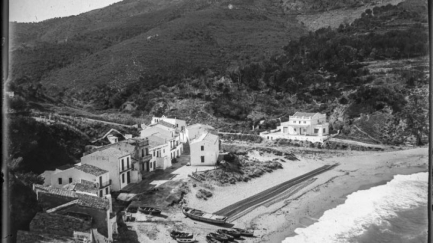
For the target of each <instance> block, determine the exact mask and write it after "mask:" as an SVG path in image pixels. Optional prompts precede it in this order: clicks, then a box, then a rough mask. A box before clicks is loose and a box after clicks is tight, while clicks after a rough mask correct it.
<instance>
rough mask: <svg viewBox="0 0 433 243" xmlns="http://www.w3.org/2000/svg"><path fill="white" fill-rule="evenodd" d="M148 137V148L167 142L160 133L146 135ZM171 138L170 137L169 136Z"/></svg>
mask: <svg viewBox="0 0 433 243" xmlns="http://www.w3.org/2000/svg"><path fill="white" fill-rule="evenodd" d="M147 138H148V139H149V144H150V148H155V147H158V146H161V145H164V144H166V143H167V141H168V140H167V139H165V138H163V137H162V136H160V135H152V136H149V137H147ZM169 139H171V138H169Z"/></svg>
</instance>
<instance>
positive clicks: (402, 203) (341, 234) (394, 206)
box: [283, 172, 428, 243]
mask: <svg viewBox="0 0 433 243" xmlns="http://www.w3.org/2000/svg"><path fill="white" fill-rule="evenodd" d="M427 182H428V173H424V172H423V173H416V174H412V175H396V176H394V179H392V180H391V181H390V182H388V183H387V184H386V185H381V186H377V187H373V188H370V189H368V190H361V191H357V192H354V193H352V194H350V195H349V196H348V197H347V199H346V201H345V202H344V204H341V205H339V206H337V207H336V208H333V209H330V210H328V211H326V212H325V213H324V214H323V216H322V217H321V218H320V219H319V220H318V222H316V223H314V224H312V225H310V226H308V227H306V228H297V229H296V230H295V233H296V234H297V235H295V236H293V237H288V238H286V239H285V240H284V241H283V243H292V242H295V243H302V242H324V243H326V242H330V243H331V242H332V243H336V242H352V240H351V239H354V237H356V236H359V235H361V234H363V233H364V232H365V231H366V230H368V228H369V227H371V226H372V225H378V226H380V225H384V226H386V225H388V226H389V222H388V219H391V218H393V217H398V215H397V213H396V212H398V211H401V210H409V209H411V208H416V207H419V206H421V205H426V204H427V193H426V191H427V187H428V183H427ZM383 228H388V227H387V226H386V227H382V229H383Z"/></svg>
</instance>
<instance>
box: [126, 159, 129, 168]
mask: <svg viewBox="0 0 433 243" xmlns="http://www.w3.org/2000/svg"><path fill="white" fill-rule="evenodd" d="M126 163H127V164H129V157H126ZM128 167H129V166H128Z"/></svg>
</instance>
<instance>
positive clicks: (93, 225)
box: [18, 184, 118, 242]
mask: <svg viewBox="0 0 433 243" xmlns="http://www.w3.org/2000/svg"><path fill="white" fill-rule="evenodd" d="M33 191H34V192H35V193H36V199H37V200H38V205H39V206H40V207H41V208H42V211H43V214H39V215H38V214H37V215H36V216H35V218H34V220H35V222H33V221H32V222H33V223H30V233H40V234H46V235H51V236H53V235H60V236H63V237H69V238H70V237H73V238H75V239H77V238H78V239H81V240H82V239H83V238H87V239H89V238H91V239H92V241H89V242H112V241H113V235H114V234H118V231H117V217H116V214H115V213H113V210H112V200H111V195H106V196H105V197H104V198H101V197H95V196H91V195H86V194H82V193H77V192H75V191H70V190H66V189H63V188H55V187H46V186H43V185H37V184H33ZM77 219H78V220H77ZM75 226H77V227H81V229H79V228H75ZM74 228H75V229H74ZM23 235H24V236H25V235H28V233H27V234H25V233H23ZM18 242H20V241H18ZM48 242H49V241H48ZM59 242H61V241H59ZM74 242H80V241H74Z"/></svg>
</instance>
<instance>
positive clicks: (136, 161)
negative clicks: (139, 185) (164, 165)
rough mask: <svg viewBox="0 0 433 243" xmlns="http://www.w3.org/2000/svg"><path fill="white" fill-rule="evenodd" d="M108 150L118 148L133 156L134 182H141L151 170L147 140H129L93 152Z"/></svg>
mask: <svg viewBox="0 0 433 243" xmlns="http://www.w3.org/2000/svg"><path fill="white" fill-rule="evenodd" d="M107 148H116V149H118V150H121V151H123V152H126V153H129V154H130V155H131V161H132V167H133V169H132V171H131V177H132V178H131V181H132V182H140V181H141V180H142V178H143V177H144V176H145V174H146V172H148V171H149V170H146V168H149V163H150V159H151V158H152V156H151V155H150V153H149V141H148V140H147V138H128V139H125V140H123V141H120V142H117V143H114V144H109V145H106V146H103V147H100V148H97V149H94V150H93V151H91V152H94V151H102V150H104V149H107Z"/></svg>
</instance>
